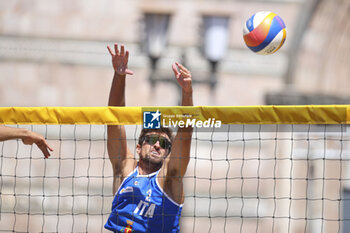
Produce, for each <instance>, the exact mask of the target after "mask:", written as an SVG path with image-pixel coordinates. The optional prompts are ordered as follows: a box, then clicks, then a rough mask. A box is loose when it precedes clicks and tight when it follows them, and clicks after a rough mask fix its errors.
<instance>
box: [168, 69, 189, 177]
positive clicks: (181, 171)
mask: <svg viewBox="0 0 350 233" xmlns="http://www.w3.org/2000/svg"><path fill="white" fill-rule="evenodd" d="M172 69H173V71H174V75H175V77H176V80H177V82H178V83H179V85H180V86H181V89H182V101H181V104H182V106H193V97H192V75H191V72H190V71H189V70H188V69H187V68H186V67H184V66H183V65H181V64H180V63H178V62H176V63H175V64H174V65H173V66H172ZM192 131H193V128H192V127H188V128H178V130H177V133H176V136H175V138H174V141H173V148H172V151H171V156H170V157H171V159H172V160H174V162H171V163H169V168H170V170H172V169H173V170H175V171H176V174H177V175H179V176H180V177H183V176H184V175H185V172H186V169H187V165H188V162H189V160H190V149H191V139H192Z"/></svg>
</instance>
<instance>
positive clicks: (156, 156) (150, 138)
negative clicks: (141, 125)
mask: <svg viewBox="0 0 350 233" xmlns="http://www.w3.org/2000/svg"><path fill="white" fill-rule="evenodd" d="M170 147H171V142H170V139H169V137H168V135H166V134H165V133H157V132H150V133H148V134H146V135H145V138H144V140H143V143H142V145H140V147H139V151H140V152H139V155H140V158H141V159H143V160H146V161H147V162H150V163H153V164H159V163H163V160H164V159H165V158H166V156H167V155H168V153H169V152H170Z"/></svg>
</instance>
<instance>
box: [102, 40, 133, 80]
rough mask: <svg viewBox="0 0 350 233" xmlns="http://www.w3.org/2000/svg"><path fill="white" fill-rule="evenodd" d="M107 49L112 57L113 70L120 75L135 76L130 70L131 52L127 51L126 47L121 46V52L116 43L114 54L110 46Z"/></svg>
mask: <svg viewBox="0 0 350 233" xmlns="http://www.w3.org/2000/svg"><path fill="white" fill-rule="evenodd" d="M107 49H108V51H109V53H110V54H111V56H112V64H113V68H114V71H115V72H116V73H117V74H119V75H126V74H129V75H132V74H134V72H133V71H131V70H129V69H128V61H129V51H128V50H126V51H125V47H124V45H123V44H122V45H121V46H120V50H119V48H118V44H117V43H115V44H114V52H113V50H112V49H111V48H110V47H109V45H107Z"/></svg>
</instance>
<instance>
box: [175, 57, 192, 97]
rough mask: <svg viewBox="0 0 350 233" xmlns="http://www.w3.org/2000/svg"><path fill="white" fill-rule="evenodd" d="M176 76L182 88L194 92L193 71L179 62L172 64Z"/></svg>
mask: <svg viewBox="0 0 350 233" xmlns="http://www.w3.org/2000/svg"><path fill="white" fill-rule="evenodd" d="M172 68H173V71H174V74H175V77H176V80H177V82H178V83H179V85H180V86H181V88H182V90H183V91H184V92H186V93H192V75H191V72H190V71H189V70H188V69H187V68H186V67H184V66H183V65H181V64H180V63H178V62H175V64H173V65H172Z"/></svg>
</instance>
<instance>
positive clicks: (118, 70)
mask: <svg viewBox="0 0 350 233" xmlns="http://www.w3.org/2000/svg"><path fill="white" fill-rule="evenodd" d="M107 49H108V51H109V53H110V55H111V57H112V65H113V69H114V76H113V81H112V86H111V90H110V93H109V100H108V106H116V107H123V106H125V81H126V80H125V79H126V75H132V74H133V72H132V71H131V70H129V69H128V60H129V51H127V50H125V47H124V45H121V46H120V48H119V47H118V44H115V45H114V51H113V49H111V48H110V47H109V46H107ZM107 134H108V139H107V148H108V155H109V159H110V161H111V163H112V166H113V177H114V179H113V193H115V192H116V191H117V189H118V187H119V185H120V182H121V180H122V179H123V177H124V176H125V175H127V174H128V173H129V172H130V171H131V170H132V169H133V164H134V160H133V155H132V154H131V153H130V152H129V150H128V148H127V144H126V136H125V128H124V126H119V125H115V126H108V127H107Z"/></svg>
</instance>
